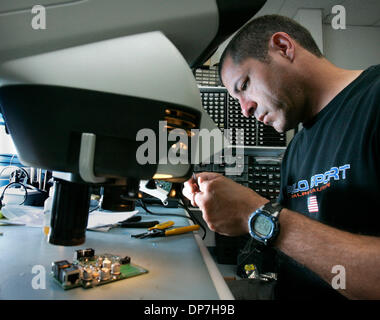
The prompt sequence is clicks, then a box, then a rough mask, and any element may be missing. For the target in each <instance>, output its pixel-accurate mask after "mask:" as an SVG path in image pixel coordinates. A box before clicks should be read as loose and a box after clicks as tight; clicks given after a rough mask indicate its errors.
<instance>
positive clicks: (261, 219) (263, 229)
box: [253, 215, 273, 237]
mask: <svg viewBox="0 0 380 320" xmlns="http://www.w3.org/2000/svg"><path fill="white" fill-rule="evenodd" d="M253 229H254V230H255V232H256V233H258V234H259V235H260V236H262V237H267V236H269V235H270V234H271V232H272V229H273V222H272V220H271V219H270V218H268V217H266V216H264V215H259V216H258V217H257V218H256V220H255V223H254V225H253Z"/></svg>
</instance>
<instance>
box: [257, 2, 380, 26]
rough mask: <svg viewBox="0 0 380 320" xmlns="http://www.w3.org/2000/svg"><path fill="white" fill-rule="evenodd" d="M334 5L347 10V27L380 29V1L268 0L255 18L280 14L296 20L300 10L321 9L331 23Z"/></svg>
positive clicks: (325, 19) (325, 21) (324, 17)
mask: <svg viewBox="0 0 380 320" xmlns="http://www.w3.org/2000/svg"><path fill="white" fill-rule="evenodd" d="M334 5H342V6H344V8H345V9H346V25H351V26H372V27H379V28H380V1H379V0H360V1H359V0H318V1H315V0H267V2H266V4H265V5H264V6H263V8H262V9H261V10H260V11H259V12H258V13H257V15H255V17H258V16H261V15H265V14H280V15H284V16H287V17H290V18H294V17H295V15H296V13H297V11H298V9H321V10H322V15H323V22H324V23H330V21H331V19H332V18H333V17H334V15H335V14H333V13H332V12H331V8H332V7H333V6H334Z"/></svg>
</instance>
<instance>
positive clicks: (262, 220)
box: [248, 200, 283, 245]
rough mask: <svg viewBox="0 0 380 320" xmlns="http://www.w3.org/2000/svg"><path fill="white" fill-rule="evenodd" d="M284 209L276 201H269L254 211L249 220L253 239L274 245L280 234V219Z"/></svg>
mask: <svg viewBox="0 0 380 320" xmlns="http://www.w3.org/2000/svg"><path fill="white" fill-rule="evenodd" d="M282 209H283V207H282V206H281V205H280V204H279V203H278V202H276V201H273V200H272V201H269V202H268V203H266V204H264V205H263V206H261V207H260V208H259V209H257V210H256V211H254V212H253V213H252V214H251V216H250V217H249V220H248V227H249V233H250V235H251V237H252V238H254V239H255V240H257V241H259V242H260V243H262V244H264V245H269V244H271V243H273V241H274V240H275V239H276V237H277V236H278V234H279V232H280V223H279V221H278V217H279V215H280V211H281V210H282Z"/></svg>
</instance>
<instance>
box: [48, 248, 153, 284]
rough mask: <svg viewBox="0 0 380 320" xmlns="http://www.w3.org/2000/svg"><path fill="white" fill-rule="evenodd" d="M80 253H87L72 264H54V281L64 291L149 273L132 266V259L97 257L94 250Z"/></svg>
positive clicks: (59, 262) (102, 255)
mask: <svg viewBox="0 0 380 320" xmlns="http://www.w3.org/2000/svg"><path fill="white" fill-rule="evenodd" d="M78 251H79V252H81V253H83V252H87V253H85V254H83V255H81V254H79V256H78V253H77V256H76V258H75V259H74V260H73V262H72V263H70V262H68V261H67V260H61V261H55V262H53V263H52V276H53V279H54V280H55V281H56V282H57V283H58V284H59V285H60V286H61V288H63V289H64V290H69V289H74V288H78V287H82V288H85V289H88V288H93V287H97V286H101V285H105V284H109V283H112V282H115V281H120V280H124V279H128V278H131V277H135V276H138V275H142V274H145V273H147V272H148V270H147V269H145V268H142V267H140V266H138V265H136V264H132V263H131V262H130V257H121V256H118V255H113V254H108V253H104V254H100V255H95V254H94V250H93V249H85V250H77V252H78Z"/></svg>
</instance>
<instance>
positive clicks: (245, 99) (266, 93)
mask: <svg viewBox="0 0 380 320" xmlns="http://www.w3.org/2000/svg"><path fill="white" fill-rule="evenodd" d="M286 68H287V66H286V65H285V64H283V63H282V62H277V61H276V60H271V61H270V62H269V63H264V62H260V61H258V60H255V59H252V58H247V59H246V60H245V61H243V62H242V63H241V64H239V65H236V64H235V63H234V62H233V60H232V58H231V57H230V56H227V57H226V59H225V60H224V64H223V69H222V73H221V76H222V80H223V83H224V85H225V86H226V88H227V90H228V92H229V93H230V95H231V96H232V97H234V98H236V99H238V100H239V102H240V106H241V109H242V113H243V115H244V116H246V117H249V116H252V115H253V116H255V118H256V119H257V120H258V121H260V122H263V123H264V124H266V125H269V126H272V127H273V128H274V129H275V130H276V131H278V132H285V131H287V130H289V129H292V128H295V127H296V126H297V125H298V123H299V122H301V119H300V116H301V114H300V111H301V109H300V110H299V112H297V109H299V107H298V106H299V105H300V101H301V99H302V92H301V91H302V90H300V89H299V88H298V87H297V85H296V83H295V81H294V80H295V79H294V77H292V76H291V73H290V72H288V70H287V69H286Z"/></svg>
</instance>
